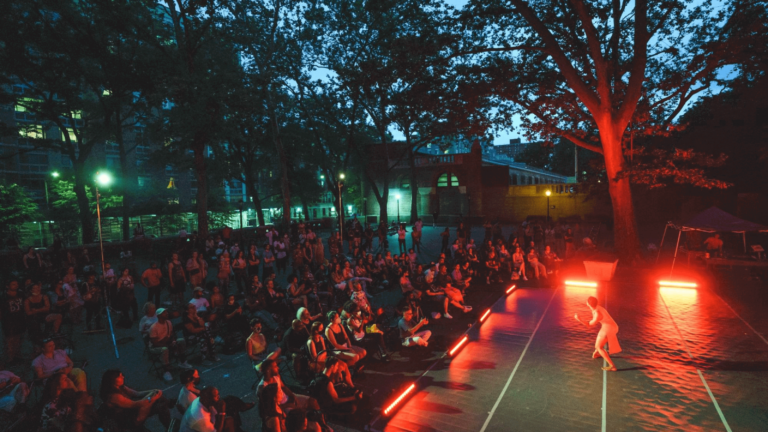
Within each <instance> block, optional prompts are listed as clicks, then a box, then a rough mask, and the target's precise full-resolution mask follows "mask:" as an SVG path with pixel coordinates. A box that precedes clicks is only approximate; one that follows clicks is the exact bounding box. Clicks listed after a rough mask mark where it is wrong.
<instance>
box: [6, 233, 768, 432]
mask: <svg viewBox="0 0 768 432" xmlns="http://www.w3.org/2000/svg"><path fill="white" fill-rule="evenodd" d="M443 229H444V227H437V228H432V227H425V233H424V245H425V248H424V250H423V251H422V254H421V256H420V260H421V261H422V262H429V261H431V260H433V259H434V258H435V257H437V255H438V252H439V245H440V240H439V232H440V231H442V230H443ZM510 230H511V228H509V227H506V228H505V230H504V235H505V238H506V236H508V235H509V233H510ZM451 231H452V237H453V236H454V232H453V231H454V230H453V229H452V230H451ZM482 236H483V233H482V229H481V228H478V229H475V230H474V231H473V238H475V239H476V240H477V241H479V240H481V239H482ZM323 237H324V238H325V237H327V233H323ZM389 240H390V249H391V250H393V251H396V250H397V242H396V238H394V237H389ZM409 245H410V241H409ZM148 259H149V257H142V258H140V259H138V260H137V267H138V268H139V270H143V269H144V268H145V267H146V266H147V264H148ZM564 273H567V274H573V275H574V276H581V273H583V269H580V268H579V266H569V267H566V269H565V270H564ZM284 278H285V276H282V277H281V278H280V279H281V280H282V282H284ZM657 279H658V278H656V277H655V276H654V275H653V274H652V271H650V270H649V271H647V272H644V271H642V270H637V269H632V270H629V269H619V271H617V275H616V278H615V279H614V281H612V282H610V283H608V284H604V285H601V286H600V287H599V288H597V289H590V288H587V289H584V288H565V287H563V286H562V285H561V284H560V283H557V282H553V283H551V284H549V283H542V284H537V283H535V282H533V281H531V282H525V283H522V284H519V285H520V286H519V287H518V289H517V290H516V291H514V292H513V293H512V294H510V295H509V296H506V295H505V290H506V289H507V288H508V287H509V284H492V285H490V286H485V285H482V284H480V285H477V286H473V288H471V289H470V291H469V294H468V303H469V304H471V305H473V306H474V310H473V311H472V312H470V313H468V314H464V315H461V316H455V319H453V320H450V321H449V320H445V319H442V320H439V321H433V322H431V323H430V325H429V328H430V330H432V331H433V332H434V334H435V335H434V336H433V339H432V341H431V343H430V347H429V350H404V349H401V350H400V351H399V352H398V353H396V354H395V355H394V357H393V361H392V362H391V363H388V364H385V363H380V362H375V361H374V362H371V363H370V364H369V366H368V367H367V369H366V371H365V372H364V374H363V375H364V377H361V378H359V379H358V378H356V385H357V386H358V387H359V388H361V389H363V391H364V392H365V393H366V394H367V395H369V396H370V398H369V401H368V404H367V406H366V407H365V408H364V409H363V410H361V412H359V413H358V414H357V415H355V416H353V417H351V418H349V419H346V420H345V421H344V422H343V424H342V422H341V421H332V422H331V424H332V426H333V427H334V429H335V430H340V431H346V430H350V431H351V430H365V429H367V428H369V429H372V430H382V431H384V430H387V431H464V430H467V431H507V430H521V431H522V430H529V431H530V430H532V431H548V430H552V431H581V430H585V431H587V430H589V431H595V430H609V431H613V430H616V431H623V430H685V431H689V430H733V431H742V430H743V431H765V430H768V399H767V398H766V397H765V396H766V395H768V341H767V340H766V339H765V337H766V335H768V314H764V313H763V311H764V310H765V309H766V306H768V304H767V303H766V298H768V295H766V290H765V287H761V286H759V283H758V282H756V281H755V280H753V279H751V278H750V277H749V275H748V274H747V273H744V272H738V271H733V272H730V273H728V274H726V275H725V277H724V278H721V279H718V280H719V281H720V282H718V283H711V281H712V279H711V278H708V277H703V278H701V280H702V281H703V282H704V283H703V286H702V287H701V288H700V289H699V290H669V291H661V292H660V291H659V288H658V287H657V286H656V282H657ZM373 294H374V295H375V300H374V303H375V304H378V305H381V306H384V307H390V310H391V306H393V305H394V304H396V302H397V301H398V300H399V298H400V296H401V294H400V289H399V288H395V289H390V290H383V291H381V292H378V291H375V292H373ZM164 295H165V294H164ZM590 295H596V296H597V297H598V298H599V299H600V301H601V303H602V304H604V305H605V306H606V307H607V309H608V311H609V312H610V313H611V314H612V316H613V317H614V319H615V320H616V321H617V323H618V324H619V326H620V332H619V339H620V341H621V344H622V348H623V352H622V353H620V354H617V355H616V356H615V362H616V365H617V367H618V369H619V371H618V372H608V373H604V372H603V371H602V370H601V368H600V366H602V365H603V362H602V360H592V359H591V358H590V356H591V354H592V350H593V348H592V347H593V345H594V338H595V336H596V333H597V330H596V329H587V328H585V327H584V326H583V325H581V324H579V323H578V322H576V321H575V320H574V319H573V315H574V314H575V313H579V314H581V316H582V317H584V318H587V317H588V315H589V310H588V308H587V306H586V304H585V301H586V298H587V297H588V296H590ZM145 296H146V291H145V290H144V288H143V287H142V286H140V285H137V297H138V299H139V303H140V304H141V303H143V300H144V299H145ZM187 296H188V297H189V293H187ZM488 308H492V312H493V313H492V314H491V315H490V317H489V318H488V320H487V321H485V322H484V323H482V324H480V325H475V326H474V327H472V329H470V330H469V331H468V333H467V334H468V336H469V342H468V343H467V345H466V346H464V347H463V349H462V350H461V351H459V352H458V354H457V355H455V356H454V357H453V358H450V357H444V356H443V355H444V353H445V352H446V351H447V350H448V349H450V348H451V347H452V346H453V345H454V344H455V342H456V341H457V340H458V338H459V337H460V336H461V335H462V334H463V333H464V332H465V331H467V328H468V326H469V325H472V324H475V323H476V322H477V320H478V318H479V316H480V314H482V313H483V312H484V311H485V310H487V309H488ZM457 315H460V314H457ZM82 330H83V329H82V328H80V326H77V327H75V328H74V329H69V328H68V325H66V326H65V327H64V331H72V334H73V336H74V342H75V347H74V351H73V354H72V358H73V360H74V361H75V362H76V363H77V362H79V361H84V360H87V361H88V366H87V367H86V372H87V373H88V376H89V383H88V384H89V388H90V389H91V390H92V391H94V393H95V392H97V391H98V385H99V380H100V377H101V374H102V373H103V371H104V370H106V369H108V368H115V367H117V368H120V369H122V370H123V372H124V374H125V376H126V384H127V385H128V386H130V387H133V388H136V389H152V388H160V389H162V390H163V391H164V392H165V394H166V395H167V396H168V397H169V398H175V397H176V395H177V393H178V391H179V388H180V386H179V385H178V384H177V383H175V382H172V383H167V382H164V381H163V380H162V379H160V378H159V377H158V376H157V375H155V374H154V373H153V372H151V371H150V369H149V366H150V364H149V361H148V360H147V359H146V357H145V355H144V354H143V351H144V346H143V344H142V342H141V338H140V337H139V333H138V330H137V324H136V323H134V326H133V328H131V329H121V328H115V336H116V341H117V346H118V350H119V354H120V358H119V359H115V354H114V349H113V347H112V342H111V339H110V337H109V333H97V334H92V335H85V334H82ZM24 354H25V355H27V356H28V355H30V354H31V347H28V346H26V347H25V349H24ZM220 357H221V358H222V361H220V362H217V363H214V364H213V365H212V366H209V367H203V366H202V365H198V366H197V367H199V370H200V372H201V375H202V383H201V384H202V385H215V386H217V387H218V388H219V389H220V391H221V394H222V395H235V396H238V397H241V398H243V399H244V400H245V401H246V402H251V401H255V395H254V392H253V390H252V388H251V386H252V384H253V383H254V380H255V375H254V372H253V370H252V368H251V364H250V361H248V360H247V359H246V358H245V354H244V353H238V354H235V355H223V354H220ZM192 363H193V364H195V362H194V360H193V361H192ZM11 369H12V370H15V371H17V374H20V375H21V376H30V375H31V372H30V370H29V366H28V365H21V366H14V367H12V368H11ZM425 371H428V372H426V373H425ZM174 377H177V374H175V375H174ZM419 377H421V378H420V379H419V380H418V381H417V385H416V391H415V392H413V393H412V394H411V395H409V397H408V398H406V399H405V400H404V401H403V403H402V404H401V405H400V406H399V408H398V409H397V410H395V412H394V414H392V415H391V416H388V417H386V416H381V410H382V407H383V406H386V405H388V404H389V403H390V402H391V401H392V400H393V399H394V397H396V396H397V393H396V392H397V391H399V390H400V389H402V388H403V387H404V386H406V385H408V384H409V383H412V382H414V381H415V380H416V379H417V378H419ZM287 381H288V382H289V383H290V382H291V380H290V379H289V378H287ZM243 421H244V429H245V430H247V431H258V430H261V421H260V420H259V418H258V413H257V410H256V409H253V410H251V411H249V412H246V413H245V414H244V416H243ZM147 427H148V428H149V429H150V430H152V431H160V430H162V427H161V425H160V424H159V422H157V421H156V420H154V419H153V420H151V421H150V422H148V423H147Z"/></svg>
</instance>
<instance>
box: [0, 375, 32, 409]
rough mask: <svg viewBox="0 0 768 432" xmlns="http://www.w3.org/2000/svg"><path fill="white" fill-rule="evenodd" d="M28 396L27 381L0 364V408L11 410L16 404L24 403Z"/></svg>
mask: <svg viewBox="0 0 768 432" xmlns="http://www.w3.org/2000/svg"><path fill="white" fill-rule="evenodd" d="M28 397H29V386H27V383H25V382H23V381H22V380H21V378H19V377H17V376H16V375H15V374H14V373H13V372H11V371H8V370H5V368H4V367H2V366H1V365H0V410H3V411H5V412H13V410H14V408H16V406H17V405H23V404H24V403H26V402H27V398H28Z"/></svg>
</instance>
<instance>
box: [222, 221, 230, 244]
mask: <svg viewBox="0 0 768 432" xmlns="http://www.w3.org/2000/svg"><path fill="white" fill-rule="evenodd" d="M231 236H232V228H230V227H229V226H228V225H226V226H224V229H222V230H221V237H222V238H223V239H224V243H226V244H227V246H229V238H230V237H231Z"/></svg>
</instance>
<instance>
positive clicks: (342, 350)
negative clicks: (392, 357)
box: [325, 311, 366, 367]
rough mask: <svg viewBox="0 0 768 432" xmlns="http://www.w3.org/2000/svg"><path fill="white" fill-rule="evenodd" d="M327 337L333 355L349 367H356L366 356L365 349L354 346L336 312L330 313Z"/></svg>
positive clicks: (326, 331)
mask: <svg viewBox="0 0 768 432" xmlns="http://www.w3.org/2000/svg"><path fill="white" fill-rule="evenodd" d="M325 337H326V339H328V342H329V343H330V347H329V348H330V349H332V350H333V355H334V356H336V357H337V358H338V359H339V360H341V361H343V362H344V363H346V364H347V365H348V366H350V367H351V366H354V365H355V364H356V363H357V362H359V361H360V360H362V359H363V357H365V355H366V351H365V349H363V348H361V347H358V346H354V345H352V341H350V340H349V336H348V335H347V331H346V330H345V329H344V326H342V325H341V316H340V315H339V313H338V312H336V311H330V312H328V328H326V329H325Z"/></svg>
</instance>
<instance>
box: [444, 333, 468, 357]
mask: <svg viewBox="0 0 768 432" xmlns="http://www.w3.org/2000/svg"><path fill="white" fill-rule="evenodd" d="M468 340H469V336H467V335H464V337H463V338H461V340H460V341H459V343H457V344H456V346H454V347H453V349H452V350H450V351H449V352H448V355H453V353H455V352H456V351H457V350H458V349H459V348H461V346H462V345H464V344H465V343H467V341H468Z"/></svg>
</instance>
